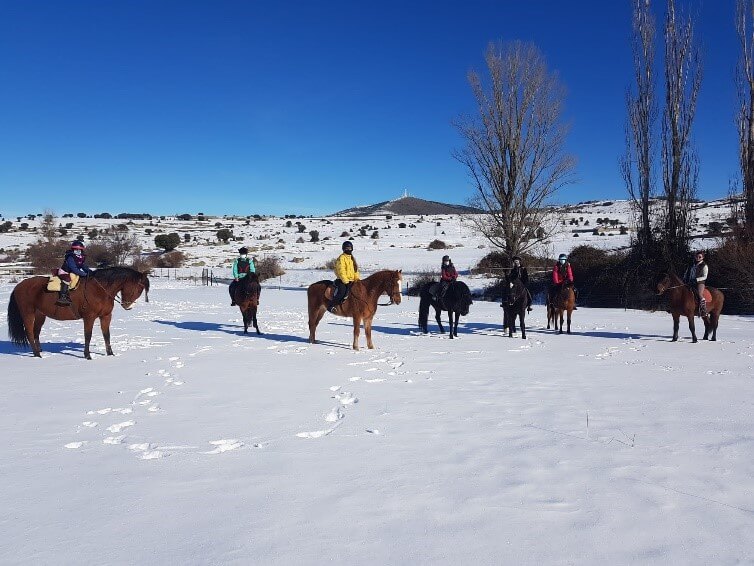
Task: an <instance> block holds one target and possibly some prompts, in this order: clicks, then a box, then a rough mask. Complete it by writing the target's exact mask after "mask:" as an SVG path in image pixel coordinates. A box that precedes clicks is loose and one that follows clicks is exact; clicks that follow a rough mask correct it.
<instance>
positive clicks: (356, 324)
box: [353, 316, 361, 350]
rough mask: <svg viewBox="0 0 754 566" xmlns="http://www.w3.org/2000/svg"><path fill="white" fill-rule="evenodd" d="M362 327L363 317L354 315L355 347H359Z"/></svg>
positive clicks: (356, 348) (355, 348)
mask: <svg viewBox="0 0 754 566" xmlns="http://www.w3.org/2000/svg"><path fill="white" fill-rule="evenodd" d="M360 327H361V319H360V318H359V317H358V316H354V317H353V349H354V350H358V349H359V330H360Z"/></svg>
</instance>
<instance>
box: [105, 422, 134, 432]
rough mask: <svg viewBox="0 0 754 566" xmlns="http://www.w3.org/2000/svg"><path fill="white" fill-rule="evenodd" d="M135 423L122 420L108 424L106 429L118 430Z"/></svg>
mask: <svg viewBox="0 0 754 566" xmlns="http://www.w3.org/2000/svg"><path fill="white" fill-rule="evenodd" d="M135 424H136V421H123V422H122V423H118V424H114V425H110V426H109V427H107V430H108V431H110V432H120V431H121V430H123V429H124V428H129V427H132V426H134V425H135Z"/></svg>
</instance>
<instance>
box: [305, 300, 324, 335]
mask: <svg viewBox="0 0 754 566" xmlns="http://www.w3.org/2000/svg"><path fill="white" fill-rule="evenodd" d="M323 316H325V305H320V306H319V307H318V309H317V310H316V311H314V312H312V311H311V310H309V342H310V343H311V344H315V343H316V342H317V340H316V338H315V337H314V334H315V331H316V330H317V325H318V324H319V321H320V320H322V317H323Z"/></svg>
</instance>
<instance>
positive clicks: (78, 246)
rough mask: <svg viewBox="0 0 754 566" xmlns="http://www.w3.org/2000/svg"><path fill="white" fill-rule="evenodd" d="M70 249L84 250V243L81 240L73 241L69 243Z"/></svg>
mask: <svg viewBox="0 0 754 566" xmlns="http://www.w3.org/2000/svg"><path fill="white" fill-rule="evenodd" d="M71 249H72V250H83V249H84V242H82V241H81V240H73V241H72V242H71Z"/></svg>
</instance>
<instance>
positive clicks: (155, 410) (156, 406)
mask: <svg viewBox="0 0 754 566" xmlns="http://www.w3.org/2000/svg"><path fill="white" fill-rule="evenodd" d="M161 410H162V409H160V406H159V405H152V406H151V407H149V408H148V409H147V411H149V412H150V413H156V412H157V411H161Z"/></svg>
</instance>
